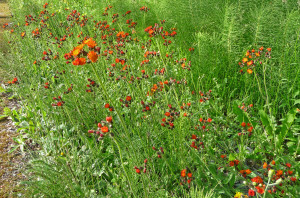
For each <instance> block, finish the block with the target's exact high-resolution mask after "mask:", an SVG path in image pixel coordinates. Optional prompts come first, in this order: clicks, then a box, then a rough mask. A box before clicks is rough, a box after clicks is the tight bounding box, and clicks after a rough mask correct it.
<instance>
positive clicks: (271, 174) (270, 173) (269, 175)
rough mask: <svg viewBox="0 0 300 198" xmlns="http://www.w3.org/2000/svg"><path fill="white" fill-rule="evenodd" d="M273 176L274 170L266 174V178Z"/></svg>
mask: <svg viewBox="0 0 300 198" xmlns="http://www.w3.org/2000/svg"><path fill="white" fill-rule="evenodd" d="M273 174H274V170H273V169H270V170H269V172H268V177H269V178H271V177H272V176H273Z"/></svg>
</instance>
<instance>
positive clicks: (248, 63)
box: [239, 47, 271, 74]
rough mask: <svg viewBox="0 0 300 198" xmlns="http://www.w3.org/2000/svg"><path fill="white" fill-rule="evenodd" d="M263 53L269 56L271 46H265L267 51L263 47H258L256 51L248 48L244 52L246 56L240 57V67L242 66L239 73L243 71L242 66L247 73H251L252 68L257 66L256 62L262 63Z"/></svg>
mask: <svg viewBox="0 0 300 198" xmlns="http://www.w3.org/2000/svg"><path fill="white" fill-rule="evenodd" d="M263 53H264V54H265V57H267V58H271V56H270V55H271V48H267V51H266V52H265V51H264V47H260V48H259V49H258V50H257V51H256V50H255V49H252V50H248V51H247V52H246V56H245V57H244V58H243V59H242V61H241V62H239V65H240V67H241V68H242V69H241V70H240V73H243V72H244V69H243V68H244V67H245V68H246V71H247V73H248V74H252V73H253V71H254V68H255V67H256V66H257V64H262V60H261V59H262V57H261V56H262V55H263Z"/></svg>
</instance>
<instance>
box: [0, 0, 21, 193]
mask: <svg viewBox="0 0 300 198" xmlns="http://www.w3.org/2000/svg"><path fill="white" fill-rule="evenodd" d="M9 21H10V12H9V7H8V4H7V3H6V1H5V0H0V53H1V54H2V53H6V42H5V41H3V31H4V30H3V27H2V25H3V24H4V23H9ZM2 64H5V63H2ZM11 78H12V77H11V76H10V75H9V74H8V73H7V71H5V70H4V69H3V68H2V67H1V64H0V84H1V85H2V84H4V83H5V82H7V81H8V80H10V79H11ZM4 108H9V109H11V110H12V109H18V108H19V106H18V104H17V102H16V101H15V100H10V99H9V94H6V93H1V91H0V197H1V198H6V197H22V193H21V192H20V191H21V188H20V187H18V185H19V181H21V180H23V179H24V176H23V175H22V171H23V167H24V163H25V161H26V160H25V157H24V156H23V155H22V154H21V153H20V151H19V150H18V149H17V150H16V151H14V152H12V153H10V152H9V151H10V150H11V149H12V148H13V146H14V145H15V143H14V141H13V138H14V137H17V136H18V135H19V133H18V132H17V129H16V127H15V126H14V124H13V122H12V120H11V119H10V118H8V117H1V115H3V110H4Z"/></svg>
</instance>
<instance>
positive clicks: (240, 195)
mask: <svg viewBox="0 0 300 198" xmlns="http://www.w3.org/2000/svg"><path fill="white" fill-rule="evenodd" d="M242 196H243V193H241V192H237V193H236V194H235V195H234V198H242Z"/></svg>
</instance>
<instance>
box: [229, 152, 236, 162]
mask: <svg viewBox="0 0 300 198" xmlns="http://www.w3.org/2000/svg"><path fill="white" fill-rule="evenodd" d="M228 160H229V161H233V160H235V157H234V155H233V154H232V153H230V154H229V157H228Z"/></svg>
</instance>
